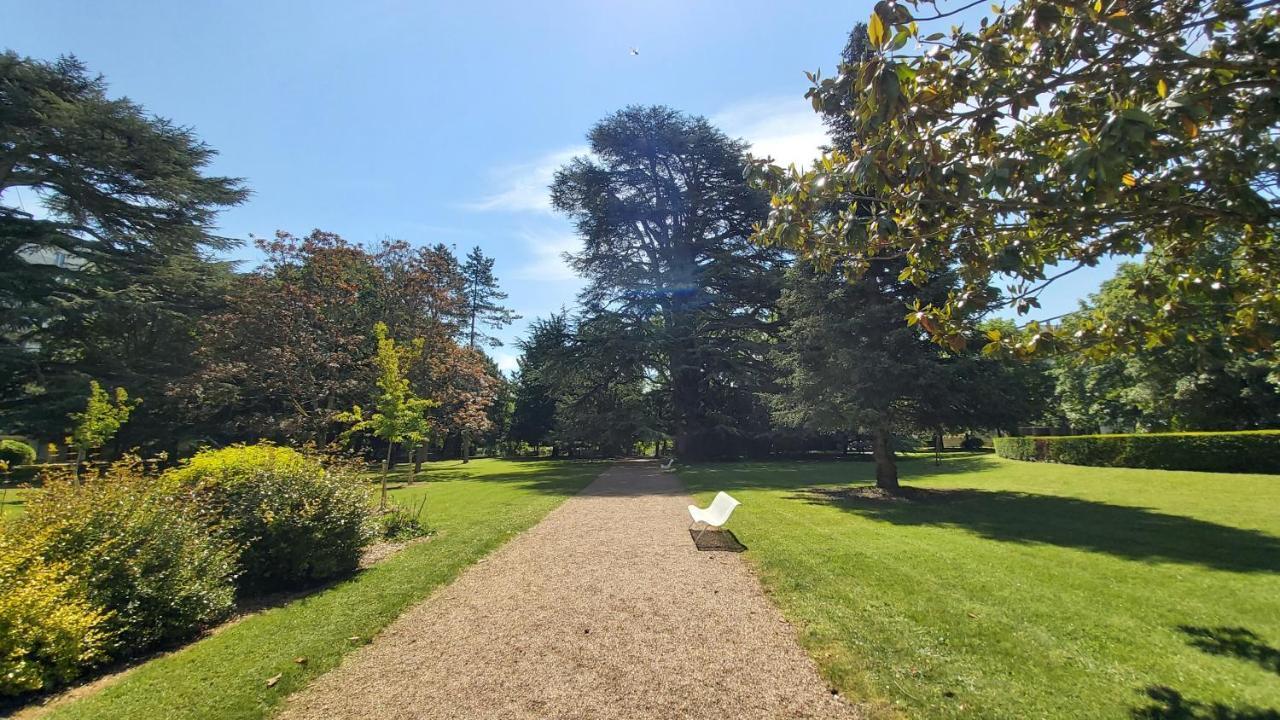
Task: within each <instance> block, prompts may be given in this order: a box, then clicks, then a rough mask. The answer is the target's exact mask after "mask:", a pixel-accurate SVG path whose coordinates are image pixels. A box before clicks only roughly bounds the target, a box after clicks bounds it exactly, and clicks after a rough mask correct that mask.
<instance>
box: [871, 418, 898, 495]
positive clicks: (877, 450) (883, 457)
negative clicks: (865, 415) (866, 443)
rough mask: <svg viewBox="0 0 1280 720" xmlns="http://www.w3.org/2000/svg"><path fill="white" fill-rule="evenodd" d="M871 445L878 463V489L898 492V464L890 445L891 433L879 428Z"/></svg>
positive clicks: (873, 455)
mask: <svg viewBox="0 0 1280 720" xmlns="http://www.w3.org/2000/svg"><path fill="white" fill-rule="evenodd" d="M871 443H872V445H871V455H872V457H874V458H875V461H876V487H878V488H882V489H884V490H897V489H898V464H897V463H896V462H895V461H894V459H893V448H892V447H890V445H889V431H888V430H885V429H883V428H877V429H876V431H875V437H874V439H873V440H872V441H871Z"/></svg>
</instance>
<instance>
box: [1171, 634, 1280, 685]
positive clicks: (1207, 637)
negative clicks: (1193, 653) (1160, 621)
mask: <svg viewBox="0 0 1280 720" xmlns="http://www.w3.org/2000/svg"><path fill="white" fill-rule="evenodd" d="M1178 630H1180V631H1182V632H1183V633H1185V634H1186V635H1187V637H1188V640H1187V643H1188V644H1190V645H1191V646H1192V647H1194V648H1196V649H1198V650H1201V651H1203V652H1206V653H1209V654H1210V655H1221V656H1223V657H1232V658H1236V659H1238V660H1244V661H1245V662H1251V663H1254V664H1255V665H1258V666H1259V667H1261V668H1262V669H1263V670H1266V671H1267V672H1269V673H1273V674H1275V675H1280V648H1275V647H1272V646H1271V645H1268V644H1267V643H1266V642H1265V641H1264V640H1263V639H1262V638H1261V637H1258V635H1257V633H1255V632H1253V631H1252V630H1249V629H1247V628H1242V627H1214V628H1207V627H1196V626H1194V625H1179V626H1178Z"/></svg>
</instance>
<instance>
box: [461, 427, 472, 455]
mask: <svg viewBox="0 0 1280 720" xmlns="http://www.w3.org/2000/svg"><path fill="white" fill-rule="evenodd" d="M462 462H463V463H469V462H471V435H470V434H469V433H467V432H466V431H463V433H462Z"/></svg>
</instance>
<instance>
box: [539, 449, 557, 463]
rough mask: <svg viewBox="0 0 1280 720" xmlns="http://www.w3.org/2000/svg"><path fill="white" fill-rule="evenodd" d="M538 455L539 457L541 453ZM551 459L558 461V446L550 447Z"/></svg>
mask: <svg viewBox="0 0 1280 720" xmlns="http://www.w3.org/2000/svg"><path fill="white" fill-rule="evenodd" d="M538 454H539V455H541V454H542V453H541V452H539V453H538ZM551 459H552V460H559V459H560V446H559V445H552V446H551Z"/></svg>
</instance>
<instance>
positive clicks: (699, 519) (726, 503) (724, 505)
mask: <svg viewBox="0 0 1280 720" xmlns="http://www.w3.org/2000/svg"><path fill="white" fill-rule="evenodd" d="M741 504H742V503H740V502H738V501H737V500H734V499H733V496H732V495H730V494H729V493H726V492H718V493H716V497H715V499H714V500H712V501H711V505H709V506H708V507H707V509H706V510H703V509H702V508H700V507H698V506H697V505H690V506H689V517H691V518H693V525H690V526H689V529H690V530H692V529H693V526H694V525H697V524H698V523H702V530H700V531H699V532H698V536H697V537H695V538H694V539H693V541H694V542H695V543H696V542H697V541H698V540H699V539H701V538H702V533H704V532H706V531H707V528H709V527H717V528H718V527H721V526H723V525H724V524H725V523H727V522H729V516H730V515H732V514H733V509H734V508H736V507H738V506H739V505H741Z"/></svg>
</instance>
